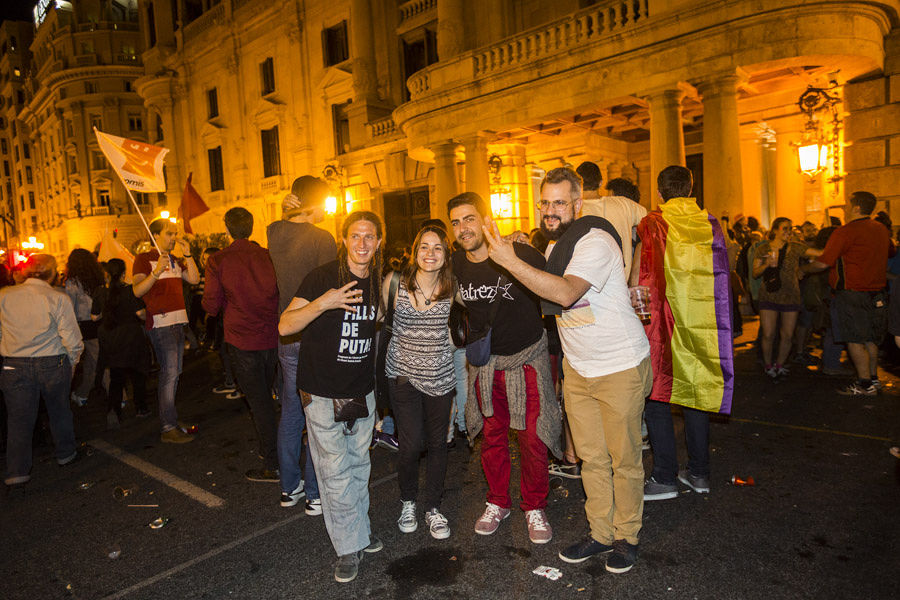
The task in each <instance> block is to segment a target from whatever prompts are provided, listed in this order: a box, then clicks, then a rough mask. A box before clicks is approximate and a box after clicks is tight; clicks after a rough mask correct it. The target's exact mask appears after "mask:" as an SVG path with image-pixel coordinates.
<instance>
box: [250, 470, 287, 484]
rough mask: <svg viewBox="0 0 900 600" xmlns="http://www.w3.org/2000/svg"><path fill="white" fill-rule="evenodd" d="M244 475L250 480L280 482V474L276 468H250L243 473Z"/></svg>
mask: <svg viewBox="0 0 900 600" xmlns="http://www.w3.org/2000/svg"><path fill="white" fill-rule="evenodd" d="M244 477H246V478H247V479H249V480H250V481H260V482H262V483H280V482H281V476H280V475H279V473H278V469H274V470H272V469H250V470H249V471H247V472H246V473H244Z"/></svg>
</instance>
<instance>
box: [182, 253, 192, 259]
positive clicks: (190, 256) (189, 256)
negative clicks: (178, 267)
mask: <svg viewBox="0 0 900 600" xmlns="http://www.w3.org/2000/svg"><path fill="white" fill-rule="evenodd" d="M181 258H194V257H193V256H192V255H190V254H188V255H187V256H182V257H181Z"/></svg>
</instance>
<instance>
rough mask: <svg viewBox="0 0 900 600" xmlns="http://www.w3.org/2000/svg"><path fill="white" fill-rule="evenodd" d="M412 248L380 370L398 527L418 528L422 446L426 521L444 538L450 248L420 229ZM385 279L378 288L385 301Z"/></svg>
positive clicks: (451, 377) (450, 381)
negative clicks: (391, 432)
mask: <svg viewBox="0 0 900 600" xmlns="http://www.w3.org/2000/svg"><path fill="white" fill-rule="evenodd" d="M412 249H413V252H412V256H410V258H409V261H408V262H407V264H406V267H405V268H404V269H403V273H402V276H401V278H400V285H399V289H398V291H397V296H396V299H395V301H394V322H393V335H392V336H391V341H390V344H389V345H388V351H387V360H386V366H385V369H386V374H387V377H388V382H389V385H390V393H391V398H392V401H393V413H394V419H395V420H396V423H397V432H398V434H399V441H400V452H399V458H398V465H397V479H398V482H399V484H400V499H401V500H402V501H403V508H402V510H401V513H400V518H399V519H398V521H397V525H398V527H399V528H400V531H402V532H403V533H412V532H413V531H415V530H416V528H417V527H418V522H417V520H416V496H417V495H418V484H419V452H420V449H421V448H422V447H423V446H424V447H425V448H426V449H427V451H428V455H427V458H426V466H425V493H424V504H425V522H426V523H427V524H428V528H429V530H430V532H431V535H432V537H434V538H436V539H445V538H447V537H449V536H450V528H449V526H448V525H447V519H446V518H445V517H444V516H443V515H442V514H441V512H440V502H441V495H442V494H443V491H444V475H445V474H446V472H447V444H446V442H445V436H446V434H447V427H448V424H449V420H450V400H451V399H452V398H453V394H454V390H455V387H456V376H455V374H454V371H453V343H452V342H451V341H450V330H449V328H448V327H447V318H448V316H449V315H450V303H451V302H452V301H453V280H452V270H451V266H450V242H449V240H448V239H447V234H446V233H445V232H444V231H442V230H441V229H439V228H437V227H425V228H423V229H422V230H421V231H419V234H418V235H417V236H416V240H415V242H414V243H413V247H412ZM390 279H391V278H390V277H387V278H385V282H384V288H383V294H384V297H385V301H387V298H388V291H389V289H390ZM423 442H424V443H423Z"/></svg>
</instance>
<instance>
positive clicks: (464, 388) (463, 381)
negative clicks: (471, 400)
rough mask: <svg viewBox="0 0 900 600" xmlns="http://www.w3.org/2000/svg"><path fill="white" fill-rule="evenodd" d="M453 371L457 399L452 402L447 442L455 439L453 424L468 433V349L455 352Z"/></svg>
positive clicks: (463, 348) (458, 349)
mask: <svg viewBox="0 0 900 600" xmlns="http://www.w3.org/2000/svg"><path fill="white" fill-rule="evenodd" d="M453 371H454V373H456V397H455V398H454V399H453V400H451V402H450V426H449V427H448V428H447V441H448V442H449V441H450V440H452V439H453V423H456V426H457V428H459V430H460V431H466V396H467V395H468V393H469V387H468V383H469V375H468V373H467V371H466V349H465V347H462V348H457V349H456V350H454V351H453Z"/></svg>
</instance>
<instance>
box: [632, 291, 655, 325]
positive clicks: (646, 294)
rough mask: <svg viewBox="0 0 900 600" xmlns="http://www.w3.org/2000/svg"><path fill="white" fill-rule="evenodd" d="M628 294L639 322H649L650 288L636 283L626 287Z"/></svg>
mask: <svg viewBox="0 0 900 600" xmlns="http://www.w3.org/2000/svg"><path fill="white" fill-rule="evenodd" d="M628 294H629V296H630V297H631V306H632V307H633V308H634V313H635V314H636V315H637V316H638V318H639V319H640V320H641V323H643V324H644V325H647V324H649V323H650V288H648V287H647V286H645V285H638V286H635V287H633V288H628Z"/></svg>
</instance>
